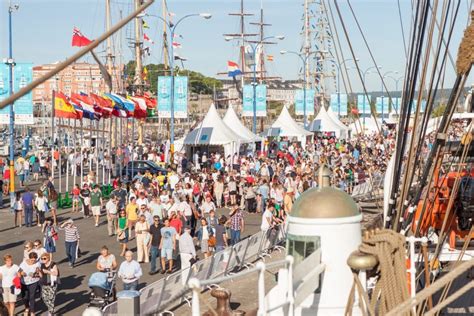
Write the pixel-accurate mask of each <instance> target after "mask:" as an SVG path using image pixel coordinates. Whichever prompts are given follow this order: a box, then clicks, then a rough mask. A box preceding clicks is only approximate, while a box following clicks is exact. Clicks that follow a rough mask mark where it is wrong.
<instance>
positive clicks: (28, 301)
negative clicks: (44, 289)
mask: <svg viewBox="0 0 474 316" xmlns="http://www.w3.org/2000/svg"><path fill="white" fill-rule="evenodd" d="M38 285H39V282H35V283H32V284H28V285H25V284H22V285H21V294H22V297H23V304H25V308H26V309H29V310H30V313H31V314H34V312H35V300H36V291H37V290H38Z"/></svg>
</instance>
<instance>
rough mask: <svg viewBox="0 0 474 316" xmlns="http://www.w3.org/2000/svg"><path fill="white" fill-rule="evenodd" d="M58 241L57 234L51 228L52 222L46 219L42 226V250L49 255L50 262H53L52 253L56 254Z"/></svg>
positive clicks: (52, 227)
mask: <svg viewBox="0 0 474 316" xmlns="http://www.w3.org/2000/svg"><path fill="white" fill-rule="evenodd" d="M58 239H59V236H58V232H57V231H56V229H55V228H54V226H53V221H52V220H51V219H50V218H47V219H46V221H45V222H44V225H43V243H44V248H43V249H45V251H46V252H47V253H48V254H49V256H50V260H53V253H55V252H56V241H57V240H58ZM38 256H40V255H39V254H38Z"/></svg>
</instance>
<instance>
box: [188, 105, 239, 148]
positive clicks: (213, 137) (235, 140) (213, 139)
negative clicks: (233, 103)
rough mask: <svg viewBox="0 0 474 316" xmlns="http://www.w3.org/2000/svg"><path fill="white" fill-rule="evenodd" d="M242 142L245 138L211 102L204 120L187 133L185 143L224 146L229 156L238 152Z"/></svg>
mask: <svg viewBox="0 0 474 316" xmlns="http://www.w3.org/2000/svg"><path fill="white" fill-rule="evenodd" d="M241 142H245V140H244V139H243V138H242V137H240V136H239V135H237V134H236V133H235V132H234V131H232V129H231V128H230V127H229V126H227V125H226V124H225V123H224V121H222V119H221V117H220V116H219V113H217V110H216V107H215V106H214V104H211V106H210V107H209V111H208V112H207V114H206V116H205V117H204V119H203V120H202V122H201V123H199V125H198V127H196V128H195V129H194V130H192V131H191V132H189V134H187V135H186V137H185V138H184V141H183V144H184V145H188V146H189V145H191V146H206V145H207V146H216V145H217V146H223V147H224V153H225V155H226V156H228V155H232V154H234V153H236V152H238V149H239V146H240V143H241Z"/></svg>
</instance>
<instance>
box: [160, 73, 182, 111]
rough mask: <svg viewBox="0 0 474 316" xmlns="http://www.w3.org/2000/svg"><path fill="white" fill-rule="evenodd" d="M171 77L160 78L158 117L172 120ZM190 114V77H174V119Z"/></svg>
mask: <svg viewBox="0 0 474 316" xmlns="http://www.w3.org/2000/svg"><path fill="white" fill-rule="evenodd" d="M171 79H172V78H171V76H160V77H158V116H159V117H163V118H171ZM187 114H188V77H174V117H175V118H186V117H187Z"/></svg>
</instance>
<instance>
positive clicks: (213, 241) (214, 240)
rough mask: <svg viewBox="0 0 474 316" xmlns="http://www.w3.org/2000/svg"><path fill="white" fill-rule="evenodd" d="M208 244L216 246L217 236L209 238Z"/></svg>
mask: <svg viewBox="0 0 474 316" xmlns="http://www.w3.org/2000/svg"><path fill="white" fill-rule="evenodd" d="M207 245H208V246H209V247H215V246H216V237H214V236H210V237H209V239H208V240H207Z"/></svg>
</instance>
